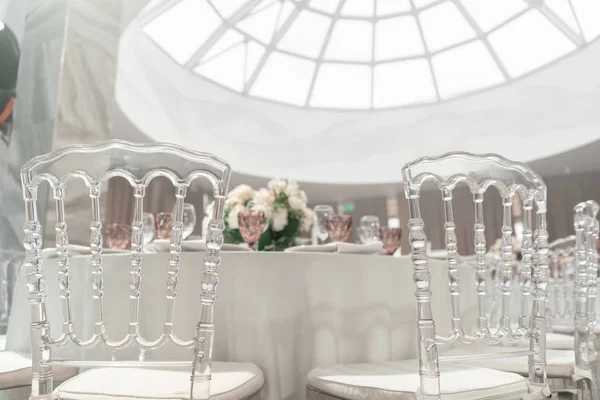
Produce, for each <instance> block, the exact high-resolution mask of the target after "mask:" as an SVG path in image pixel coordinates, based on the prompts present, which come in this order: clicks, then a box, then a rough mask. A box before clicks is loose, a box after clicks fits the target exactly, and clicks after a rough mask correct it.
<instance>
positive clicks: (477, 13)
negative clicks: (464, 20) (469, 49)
mask: <svg viewBox="0 0 600 400" xmlns="http://www.w3.org/2000/svg"><path fill="white" fill-rule="evenodd" d="M458 1H460V2H461V3H462V4H463V5H464V7H465V8H466V10H467V12H468V13H469V14H471V16H472V17H473V19H474V20H475V22H476V23H477V25H478V26H479V27H480V28H481V30H482V31H484V32H488V31H490V30H492V29H494V28H495V27H497V26H498V25H500V24H502V23H503V22H505V21H507V20H509V19H510V18H513V17H514V16H515V15H517V14H518V13H519V12H521V11H523V10H526V9H527V7H528V5H527V3H526V2H525V0H502V1H482V0H458Z"/></svg>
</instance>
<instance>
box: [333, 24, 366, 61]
mask: <svg viewBox="0 0 600 400" xmlns="http://www.w3.org/2000/svg"><path fill="white" fill-rule="evenodd" d="M372 36H373V24H372V23H371V22H368V21H358V20H343V19H341V20H338V21H337V22H336V23H335V25H334V27H333V32H332V33H331V38H330V39H329V44H328V46H327V50H326V51H325V58H326V59H328V60H344V61H362V62H369V61H371V58H372V53H373V50H372V47H373V37H372Z"/></svg>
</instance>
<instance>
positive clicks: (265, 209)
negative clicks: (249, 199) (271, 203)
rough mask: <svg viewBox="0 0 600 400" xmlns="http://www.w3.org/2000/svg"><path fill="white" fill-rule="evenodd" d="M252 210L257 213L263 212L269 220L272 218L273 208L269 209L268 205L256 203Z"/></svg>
mask: <svg viewBox="0 0 600 400" xmlns="http://www.w3.org/2000/svg"><path fill="white" fill-rule="evenodd" d="M251 209H252V210H255V211H262V212H264V213H265V215H266V216H267V219H268V218H269V217H270V216H271V207H268V206H267V205H266V204H263V203H254V204H252V207H251Z"/></svg>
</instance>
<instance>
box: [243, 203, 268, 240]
mask: <svg viewBox="0 0 600 400" xmlns="http://www.w3.org/2000/svg"><path fill="white" fill-rule="evenodd" d="M238 226H239V229H240V234H241V235H242V238H243V239H244V242H246V243H247V244H248V247H250V248H251V249H252V250H254V246H255V245H256V242H258V240H259V239H260V237H261V236H262V234H263V233H264V232H265V230H267V216H266V214H265V213H264V211H259V210H244V211H241V212H240V213H239V214H238Z"/></svg>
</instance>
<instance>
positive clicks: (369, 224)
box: [358, 215, 380, 244]
mask: <svg viewBox="0 0 600 400" xmlns="http://www.w3.org/2000/svg"><path fill="white" fill-rule="evenodd" d="M379 228H380V225H379V217H377V216H375V215H365V216H364V217H362V218H361V219H360V226H359V227H358V237H359V239H360V241H361V242H362V243H363V244H368V243H372V242H376V241H378V240H379Z"/></svg>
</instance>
